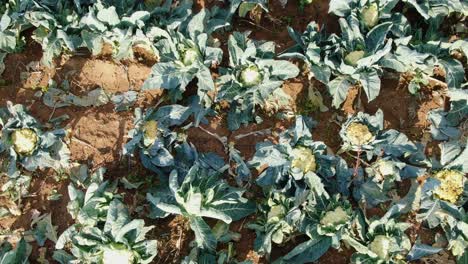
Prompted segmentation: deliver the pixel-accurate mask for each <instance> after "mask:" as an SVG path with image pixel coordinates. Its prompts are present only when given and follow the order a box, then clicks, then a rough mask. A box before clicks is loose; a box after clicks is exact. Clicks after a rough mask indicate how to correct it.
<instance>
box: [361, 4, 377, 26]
mask: <svg viewBox="0 0 468 264" xmlns="http://www.w3.org/2000/svg"><path fill="white" fill-rule="evenodd" d="M361 21H362V22H364V25H365V26H366V27H368V28H373V27H375V25H377V23H378V22H379V7H378V6H377V4H375V3H374V4H371V5H370V6H365V7H363V8H362V9H361Z"/></svg>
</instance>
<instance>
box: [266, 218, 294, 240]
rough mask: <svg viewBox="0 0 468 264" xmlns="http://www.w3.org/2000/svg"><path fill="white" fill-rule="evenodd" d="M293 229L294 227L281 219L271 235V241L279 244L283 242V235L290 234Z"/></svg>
mask: <svg viewBox="0 0 468 264" xmlns="http://www.w3.org/2000/svg"><path fill="white" fill-rule="evenodd" d="M293 231H294V228H293V227H292V226H290V225H289V224H288V223H286V222H284V221H282V222H281V223H280V226H279V227H278V228H277V229H276V231H275V232H274V233H273V234H272V235H271V241H273V242H274V243H276V244H278V245H280V244H282V243H283V242H285V239H284V237H285V235H290V234H292V233H293Z"/></svg>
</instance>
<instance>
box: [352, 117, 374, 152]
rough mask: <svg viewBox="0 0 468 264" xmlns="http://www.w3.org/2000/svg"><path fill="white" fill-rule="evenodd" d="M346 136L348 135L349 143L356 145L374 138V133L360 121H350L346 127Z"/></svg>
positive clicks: (363, 143)
mask: <svg viewBox="0 0 468 264" xmlns="http://www.w3.org/2000/svg"><path fill="white" fill-rule="evenodd" d="M346 136H347V137H348V139H349V141H350V143H351V144H353V145H356V146H361V145H365V144H367V143H369V142H371V141H372V140H374V138H375V137H374V135H372V133H371V132H370V130H369V127H367V126H366V125H364V124H361V123H357V122H355V123H351V124H350V125H349V126H348V128H347V129H346Z"/></svg>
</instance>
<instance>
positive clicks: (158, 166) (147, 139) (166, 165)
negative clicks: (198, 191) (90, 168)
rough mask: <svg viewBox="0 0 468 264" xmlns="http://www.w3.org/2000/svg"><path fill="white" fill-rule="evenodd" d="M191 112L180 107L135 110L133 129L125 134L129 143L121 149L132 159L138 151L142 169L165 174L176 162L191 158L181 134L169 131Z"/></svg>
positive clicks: (189, 150) (190, 152) (188, 147)
mask: <svg viewBox="0 0 468 264" xmlns="http://www.w3.org/2000/svg"><path fill="white" fill-rule="evenodd" d="M191 113H192V111H191V110H190V108H189V107H184V106H181V105H167V106H162V107H159V108H157V109H152V108H151V109H148V110H146V112H145V113H143V112H142V109H140V108H137V109H135V121H134V125H135V127H134V129H132V130H130V131H129V133H128V138H130V141H129V142H127V144H126V145H125V147H124V151H123V153H124V155H131V156H133V155H134V154H135V152H136V151H138V152H139V156H140V159H141V161H142V163H143V166H145V167H146V168H147V169H149V170H151V171H154V172H156V173H159V174H162V175H167V174H168V173H169V172H170V171H171V170H172V169H173V168H174V166H175V164H176V163H178V162H180V163H181V164H182V163H183V162H184V161H187V160H190V159H191V158H192V157H191V155H192V154H193V153H192V150H191V147H190V146H189V145H188V143H186V141H185V137H184V135H183V134H181V133H177V132H175V131H172V130H171V129H170V128H171V127H173V126H177V125H181V124H182V123H184V122H185V121H186V120H187V118H188V117H189V116H190V114H191ZM178 155H180V156H178ZM176 156H177V157H178V158H177V159H176Z"/></svg>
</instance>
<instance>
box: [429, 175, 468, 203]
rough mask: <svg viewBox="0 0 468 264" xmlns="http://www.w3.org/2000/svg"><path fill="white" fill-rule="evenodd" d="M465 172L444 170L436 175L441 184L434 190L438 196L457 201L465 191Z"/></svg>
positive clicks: (449, 200)
mask: <svg viewBox="0 0 468 264" xmlns="http://www.w3.org/2000/svg"><path fill="white" fill-rule="evenodd" d="M464 177H465V176H464V174H463V173H462V172H460V171H456V170H442V171H439V172H437V173H436V174H435V175H434V178H436V179H438V180H439V181H440V185H439V186H438V187H437V188H436V190H435V191H434V194H435V196H436V197H437V198H439V199H442V200H445V201H448V202H451V203H456V202H457V200H458V198H459V197H460V195H461V194H462V193H463V185H464V180H465V179H464Z"/></svg>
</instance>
